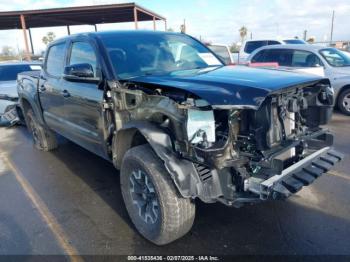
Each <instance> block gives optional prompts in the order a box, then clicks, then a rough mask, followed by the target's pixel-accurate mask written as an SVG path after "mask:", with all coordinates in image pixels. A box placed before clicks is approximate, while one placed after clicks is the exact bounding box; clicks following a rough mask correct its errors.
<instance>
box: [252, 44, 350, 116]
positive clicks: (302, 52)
mask: <svg viewBox="0 0 350 262" xmlns="http://www.w3.org/2000/svg"><path fill="white" fill-rule="evenodd" d="M247 62H250V63H271V62H274V63H278V65H279V67H282V68H285V69H287V70H294V71H304V72H306V70H309V69H323V71H324V76H325V77H327V78H329V80H330V81H331V84H332V87H333V89H334V93H335V96H334V97H335V105H336V106H338V108H339V109H340V110H341V111H342V112H343V113H344V114H346V115H350V54H349V53H347V52H343V51H340V50H338V49H336V48H332V47H324V46H316V45H309V44H307V45H274V46H264V47H261V48H259V49H257V50H255V51H254V52H252V54H251V55H250V56H249V57H248V59H247Z"/></svg>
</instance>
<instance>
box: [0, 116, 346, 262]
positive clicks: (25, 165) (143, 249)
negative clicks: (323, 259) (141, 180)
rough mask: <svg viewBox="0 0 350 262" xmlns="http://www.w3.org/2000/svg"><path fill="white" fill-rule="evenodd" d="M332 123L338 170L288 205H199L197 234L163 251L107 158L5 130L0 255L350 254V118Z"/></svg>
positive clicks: (0, 158)
mask: <svg viewBox="0 0 350 262" xmlns="http://www.w3.org/2000/svg"><path fill="white" fill-rule="evenodd" d="M328 128H329V129H331V130H332V131H333V132H334V134H335V148H336V149H338V150H339V151H340V152H342V153H344V154H345V156H346V157H345V159H344V161H343V162H341V163H340V164H339V165H338V166H337V167H336V168H335V170H333V171H330V172H329V173H328V174H325V175H323V176H322V177H321V178H319V179H318V180H316V181H315V182H314V183H313V184H312V185H311V186H309V187H304V188H303V189H302V190H301V191H300V192H299V193H297V194H296V195H294V196H292V197H291V198H289V199H288V200H286V201H275V202H266V203H262V204H257V205H252V206H245V207H243V208H240V209H236V208H229V207H226V206H224V205H222V204H204V203H201V202H200V201H197V210H196V219H195V223H194V226H193V228H192V230H191V231H190V232H189V233H188V234H187V235H186V236H185V237H183V238H181V239H180V240H177V241H175V242H173V243H171V244H169V245H166V246H162V247H158V246H155V245H153V244H151V243H150V242H148V241H147V240H145V239H144V238H142V237H141V236H140V235H139V234H138V233H137V232H136V230H135V228H134V227H133V225H132V224H131V221H130V219H129V217H128V215H127V213H126V209H125V207H124V204H123V201H122V197H121V193H120V188H119V175H118V171H116V170H115V169H114V168H113V166H112V165H111V164H110V163H108V162H106V161H105V160H103V159H101V158H99V157H97V156H95V155H94V154H92V153H90V152H88V151H86V150H84V149H82V148H81V147H79V146H77V145H75V144H73V143H71V142H69V141H67V140H65V139H61V141H60V146H59V149H58V150H56V151H53V152H49V153H46V152H41V151H38V150H36V149H35V148H34V146H33V145H32V142H31V136H30V135H29V133H28V131H27V130H26V128H25V127H21V126H20V127H15V128H1V129H0V255H130V254H142V255H186V254H192V255H203V254H207V255H210V254H211V255H219V256H222V255H230V254H231V255H232V254H233V255H247V254H249V255H261V254H264V255H325V254H327V255H350V175H349V171H348V170H349V169H350V118H349V117H346V116H343V115H341V114H335V115H334V116H333V120H332V122H331V123H330V125H329V126H328ZM71 258H72V260H76V261H79V260H80V259H81V257H79V256H73V257H71Z"/></svg>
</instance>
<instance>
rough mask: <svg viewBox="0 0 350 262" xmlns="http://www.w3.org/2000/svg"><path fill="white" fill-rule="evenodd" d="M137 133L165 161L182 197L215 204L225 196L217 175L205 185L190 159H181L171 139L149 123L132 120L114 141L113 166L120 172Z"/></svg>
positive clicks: (214, 172)
mask: <svg viewBox="0 0 350 262" xmlns="http://www.w3.org/2000/svg"><path fill="white" fill-rule="evenodd" d="M137 131H139V132H140V133H141V134H142V135H143V136H144V138H145V139H146V140H147V142H148V143H149V145H150V146H151V147H152V149H153V150H154V152H155V153H156V154H157V155H158V157H159V158H160V159H161V160H162V161H163V163H164V166H165V168H166V169H167V171H168V172H169V174H170V176H171V178H172V179H173V181H174V183H175V185H176V187H177V189H178V190H179V192H180V194H181V196H182V197H185V198H195V197H199V198H200V199H201V200H202V201H204V202H214V201H215V199H217V198H218V197H219V196H221V195H222V191H221V187H220V183H219V182H218V180H217V179H218V178H217V176H218V174H217V172H216V171H212V174H213V175H214V176H215V177H216V178H217V179H213V180H211V181H208V182H206V183H205V182H202V181H201V179H200V177H199V175H198V172H197V170H196V168H195V166H194V164H193V163H192V162H191V161H189V160H186V159H183V158H179V157H178V156H177V154H176V153H175V152H174V150H173V145H172V142H171V138H170V136H169V135H168V134H167V133H166V132H164V130H162V129H161V128H159V127H158V126H156V125H154V124H152V123H150V122H146V121H133V122H129V123H127V124H126V125H124V126H123V128H122V129H120V130H118V132H117V134H116V136H115V139H114V141H113V148H115V149H116V150H114V151H117V152H113V163H114V165H115V166H116V167H117V168H118V169H119V168H120V166H121V162H122V158H123V156H124V153H125V152H126V150H128V149H129V148H130V147H131V143H132V139H133V136H134V135H135V133H136V132H137ZM123 149H124V152H123ZM118 152H119V154H118Z"/></svg>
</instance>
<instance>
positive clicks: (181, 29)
mask: <svg viewBox="0 0 350 262" xmlns="http://www.w3.org/2000/svg"><path fill="white" fill-rule="evenodd" d="M180 31H181V33H182V34H186V19H184V23H183V24H182V25H181V26H180Z"/></svg>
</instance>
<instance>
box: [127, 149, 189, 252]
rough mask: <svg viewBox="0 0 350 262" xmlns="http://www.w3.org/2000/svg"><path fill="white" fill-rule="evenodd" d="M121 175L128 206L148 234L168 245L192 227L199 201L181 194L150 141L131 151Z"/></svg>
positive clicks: (139, 225) (154, 241)
mask: <svg viewBox="0 0 350 262" xmlns="http://www.w3.org/2000/svg"><path fill="white" fill-rule="evenodd" d="M120 179H121V189H122V194H123V198H124V202H125V206H126V209H127V210H128V213H129V216H130V218H131V220H132V222H133V223H134V225H135V227H136V229H137V230H138V231H139V232H140V233H141V235H143V236H144V237H145V238H147V239H148V240H150V241H151V242H153V243H155V244H157V245H165V244H167V243H170V242H172V241H174V240H176V239H178V238H180V237H182V236H183V235H185V234H186V233H187V232H188V231H189V230H190V229H191V227H192V224H193V221H194V216H195V205H194V203H193V202H192V201H191V200H190V199H186V198H183V197H181V196H180V195H179V193H178V192H177V190H176V188H175V186H174V182H173V181H172V179H171V178H170V175H169V173H168V172H167V170H166V169H165V167H164V165H163V163H162V162H161V161H160V159H159V158H158V157H157V156H156V155H155V153H154V152H153V150H152V149H151V147H150V146H149V145H141V146H137V147H134V148H132V149H130V150H128V151H127V153H126V154H125V156H124V159H123V163H122V167H121V178H120Z"/></svg>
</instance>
